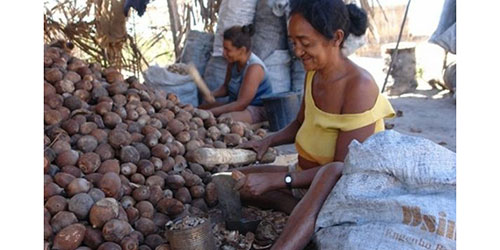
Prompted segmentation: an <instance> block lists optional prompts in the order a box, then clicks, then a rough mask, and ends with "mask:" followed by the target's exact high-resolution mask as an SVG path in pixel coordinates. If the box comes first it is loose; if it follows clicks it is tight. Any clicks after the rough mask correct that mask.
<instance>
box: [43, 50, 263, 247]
mask: <svg viewBox="0 0 500 250" xmlns="http://www.w3.org/2000/svg"><path fill="white" fill-rule="evenodd" d="M263 136H265V131H264V130H262V129H260V130H257V131H255V132H254V131H252V130H251V129H249V128H248V127H247V126H246V125H245V124H243V123H239V122H233V121H232V120H231V119H219V120H217V119H216V118H215V117H214V116H213V114H212V113H210V112H207V111H204V110H200V109H197V108H194V107H193V106H192V105H189V104H187V105H185V104H182V103H180V102H179V99H178V98H177V97H176V95H174V94H172V93H168V94H167V93H164V92H162V91H157V90H153V89H151V88H148V87H146V86H145V85H143V84H141V83H139V81H138V80H137V79H136V78H134V77H129V78H127V79H124V77H123V75H122V74H121V73H120V72H119V71H118V70H116V69H113V68H102V67H101V66H100V65H99V64H97V63H90V64H88V63H87V62H85V61H83V60H80V59H78V58H75V57H72V56H71V55H69V54H67V53H66V52H65V51H63V50H62V49H60V48H57V47H50V46H45V47H44V241H45V242H44V246H45V247H46V248H47V249H76V248H79V247H80V248H79V249H89V248H90V249H100V250H106V249H141V250H147V249H168V242H167V240H166V239H165V238H164V237H163V233H164V230H165V224H166V223H167V222H169V221H170V220H173V219H176V218H181V217H184V216H186V215H188V214H192V213H201V212H207V211H208V210H209V209H210V208H212V207H214V206H215V205H216V204H217V193H216V190H215V185H214V184H213V183H211V175H212V174H214V173H216V172H218V171H224V170H227V169H228V168H230V167H232V166H228V165H221V166H202V165H200V164H196V163H190V162H188V161H187V160H186V158H185V155H186V154H187V153H188V152H190V151H193V150H196V149H197V148H200V147H215V148H226V147H229V146H231V147H232V146H236V145H238V144H239V143H242V142H245V141H248V140H256V139H260V138H262V137H263Z"/></svg>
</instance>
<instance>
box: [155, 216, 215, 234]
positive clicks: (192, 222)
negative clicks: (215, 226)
mask: <svg viewBox="0 0 500 250" xmlns="http://www.w3.org/2000/svg"><path fill="white" fill-rule="evenodd" d="M205 221H207V219H205V218H201V217H194V216H189V215H188V216H185V217H184V218H182V219H180V220H178V221H176V222H173V221H169V222H167V224H166V225H165V226H166V227H167V229H168V230H186V229H191V228H193V227H196V226H198V225H201V224H202V223H203V222H205Z"/></svg>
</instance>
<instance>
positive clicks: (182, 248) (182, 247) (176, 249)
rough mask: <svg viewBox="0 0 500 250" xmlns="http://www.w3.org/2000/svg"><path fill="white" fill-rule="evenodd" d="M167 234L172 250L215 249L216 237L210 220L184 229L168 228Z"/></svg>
mask: <svg viewBox="0 0 500 250" xmlns="http://www.w3.org/2000/svg"><path fill="white" fill-rule="evenodd" d="M165 236H166V238H167V239H168V242H169V243H170V249H172V250H215V249H216V246H215V238H214V235H213V233H212V227H211V225H210V220H208V219H207V220H205V222H203V223H201V224H200V225H198V226H196V227H193V228H189V229H184V230H170V229H167V230H166V232H165Z"/></svg>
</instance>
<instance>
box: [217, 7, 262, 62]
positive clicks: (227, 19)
mask: <svg viewBox="0 0 500 250" xmlns="http://www.w3.org/2000/svg"><path fill="white" fill-rule="evenodd" d="M256 5H257V0H223V1H222V3H221V4H220V7H219V19H218V21H217V30H216V31H215V37H214V50H213V52H212V55H213V56H222V50H223V45H222V42H223V40H224V37H223V35H224V31H226V29H229V28H231V27H232V26H235V25H240V26H243V25H247V24H250V23H253V18H254V15H255V7H256Z"/></svg>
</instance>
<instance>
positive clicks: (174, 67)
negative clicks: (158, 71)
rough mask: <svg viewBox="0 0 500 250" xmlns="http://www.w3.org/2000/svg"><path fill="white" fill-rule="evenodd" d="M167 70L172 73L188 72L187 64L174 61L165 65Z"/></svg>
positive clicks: (181, 73) (182, 73) (185, 73)
mask: <svg viewBox="0 0 500 250" xmlns="http://www.w3.org/2000/svg"><path fill="white" fill-rule="evenodd" d="M167 70H168V71H170V72H173V73H177V74H179V75H187V74H189V73H188V71H187V65H186V64H184V63H175V64H171V65H169V66H168V67H167Z"/></svg>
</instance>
